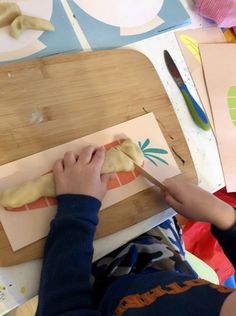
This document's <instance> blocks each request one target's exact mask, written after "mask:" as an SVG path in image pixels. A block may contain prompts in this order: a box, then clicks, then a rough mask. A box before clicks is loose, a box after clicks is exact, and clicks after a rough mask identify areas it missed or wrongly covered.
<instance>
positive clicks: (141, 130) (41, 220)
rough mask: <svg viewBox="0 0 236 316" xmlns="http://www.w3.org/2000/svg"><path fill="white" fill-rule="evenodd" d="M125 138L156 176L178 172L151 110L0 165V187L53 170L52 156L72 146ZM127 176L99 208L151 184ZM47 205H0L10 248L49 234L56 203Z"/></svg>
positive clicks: (121, 177) (121, 176) (76, 148)
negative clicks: (23, 207) (15, 207)
mask: <svg viewBox="0 0 236 316" xmlns="http://www.w3.org/2000/svg"><path fill="white" fill-rule="evenodd" d="M124 138H131V139H132V140H133V141H134V142H135V143H136V144H138V145H139V146H140V148H141V150H142V151H143V153H144V157H145V158H144V168H145V169H146V170H147V171H148V172H150V173H151V174H152V175H153V176H154V177H156V179H157V180H159V181H163V180H164V179H166V178H169V177H172V176H175V175H177V174H179V173H180V171H179V168H178V166H177V164H176V162H175V160H174V158H173V155H172V153H171V151H170V149H169V147H168V144H167V142H166V140H165V138H164V136H163V134H162V132H161V129H160V127H159V125H158V123H157V121H156V119H155V117H154V115H153V113H150V114H146V115H144V116H141V117H138V118H136V119H133V120H130V121H127V122H125V123H122V124H119V125H116V126H113V127H111V128H108V129H105V130H103V131H100V132H97V133H95V134H92V135H89V136H85V137H82V138H80V139H77V140H74V141H72V142H69V143H66V144H63V145H60V146H57V147H54V148H51V149H49V150H46V151H43V152H40V153H38V154H35V155H32V156H29V157H26V158H23V159H20V160H17V161H14V162H11V163H9V164H6V165H3V166H1V167H0V175H1V176H0V191H3V190H5V189H7V188H9V187H12V186H14V185H18V184H20V183H23V182H25V181H27V180H32V179H35V178H36V177H39V176H40V175H42V174H45V173H47V172H48V171H50V170H52V167H53V164H54V162H55V160H56V159H58V158H61V157H62V156H63V155H64V153H65V152H66V151H69V150H73V151H76V152H78V153H79V152H80V150H81V149H82V148H83V147H84V146H86V145H88V144H94V145H96V146H102V145H104V144H110V143H113V142H114V141H116V140H118V139H124ZM35 166H37V168H35ZM128 178H129V179H127V174H125V173H120V174H119V175H117V178H116V179H115V181H116V182H117V183H112V184H110V185H111V187H110V190H109V191H108V193H107V195H106V197H105V199H104V200H103V204H102V208H106V207H108V206H111V205H113V204H115V203H117V202H119V201H121V200H124V199H126V198H128V197H130V196H132V195H134V194H136V193H138V192H140V191H142V190H144V189H146V188H149V187H150V186H152V184H151V183H150V182H148V181H147V180H145V179H144V178H143V177H142V176H140V175H138V174H137V173H135V172H134V173H133V174H130V173H129V174H128ZM36 205H37V204H36ZM47 205H48V206H47ZM47 205H44V207H42V206H41V207H40V208H36V209H32V208H31V209H29V210H26V211H18V212H10V211H6V210H5V209H4V208H3V207H0V220H1V223H2V225H3V227H4V230H5V232H6V234H7V236H8V239H9V241H10V243H11V246H12V248H13V250H18V249H20V248H22V247H24V246H27V245H29V244H31V243H33V242H35V241H37V240H39V239H41V238H43V237H45V236H46V235H47V234H48V230H49V223H50V221H51V220H52V218H53V217H54V216H55V212H56V207H55V205H52V204H51V203H48V204H47Z"/></svg>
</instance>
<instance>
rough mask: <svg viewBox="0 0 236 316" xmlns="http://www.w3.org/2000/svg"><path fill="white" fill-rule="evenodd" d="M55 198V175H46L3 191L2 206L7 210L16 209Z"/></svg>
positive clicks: (1, 194)
mask: <svg viewBox="0 0 236 316" xmlns="http://www.w3.org/2000/svg"><path fill="white" fill-rule="evenodd" d="M54 196H56V192H55V185H54V179H53V175H52V174H46V175H44V176H41V177H39V178H37V179H35V180H32V181H28V182H25V183H23V184H21V185H18V186H15V187H13V188H9V189H7V190H6V191H3V192H2V193H0V204H1V205H2V206H3V207H6V208H16V207H21V206H23V205H25V204H27V203H31V202H34V201H37V200H38V199H39V198H41V197H54Z"/></svg>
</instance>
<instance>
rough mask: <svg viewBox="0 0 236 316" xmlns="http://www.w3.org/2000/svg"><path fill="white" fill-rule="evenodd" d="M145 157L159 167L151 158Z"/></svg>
mask: <svg viewBox="0 0 236 316" xmlns="http://www.w3.org/2000/svg"><path fill="white" fill-rule="evenodd" d="M144 157H145V158H147V159H148V160H150V161H151V162H152V163H153V164H154V165H155V166H157V167H158V165H157V163H156V162H155V161H154V160H153V159H152V158H150V156H144Z"/></svg>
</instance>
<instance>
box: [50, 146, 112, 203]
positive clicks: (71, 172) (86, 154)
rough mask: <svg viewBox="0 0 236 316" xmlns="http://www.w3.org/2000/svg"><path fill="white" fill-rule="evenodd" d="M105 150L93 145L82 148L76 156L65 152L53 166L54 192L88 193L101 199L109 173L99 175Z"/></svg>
mask: <svg viewBox="0 0 236 316" xmlns="http://www.w3.org/2000/svg"><path fill="white" fill-rule="evenodd" d="M104 160H105V150H104V149H103V148H99V149H95V148H94V147H93V146H88V147H86V148H84V149H83V150H82V151H81V153H80V155H79V156H78V155H77V154H76V153H74V152H67V153H65V156H64V158H63V159H61V160H58V161H57V162H56V163H55V165H54V168H53V173H54V178H55V184H56V192H57V195H61V194H83V195H89V196H93V197H95V198H97V199H98V200H100V201H102V199H103V198H104V196H105V194H106V191H107V182H108V180H109V178H110V175H103V176H101V168H102V165H103V163H104Z"/></svg>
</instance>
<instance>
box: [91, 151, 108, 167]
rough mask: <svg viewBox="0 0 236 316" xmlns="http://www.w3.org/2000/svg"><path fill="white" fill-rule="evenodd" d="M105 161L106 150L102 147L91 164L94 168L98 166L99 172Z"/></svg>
mask: <svg viewBox="0 0 236 316" xmlns="http://www.w3.org/2000/svg"><path fill="white" fill-rule="evenodd" d="M104 160H105V149H104V148H103V147H100V148H98V149H97V150H96V152H95V154H94V156H93V159H92V161H91V164H92V165H93V166H96V168H98V170H101V168H102V166H103V163H104Z"/></svg>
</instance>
